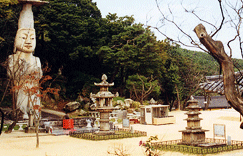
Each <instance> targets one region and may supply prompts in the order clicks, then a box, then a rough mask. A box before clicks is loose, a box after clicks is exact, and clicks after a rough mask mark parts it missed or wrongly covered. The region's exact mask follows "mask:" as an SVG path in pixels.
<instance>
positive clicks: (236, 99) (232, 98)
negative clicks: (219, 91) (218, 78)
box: [194, 24, 243, 115]
mask: <svg viewBox="0 0 243 156" xmlns="http://www.w3.org/2000/svg"><path fill="white" fill-rule="evenodd" d="M194 32H195V33H196V34H197V37H198V38H199V40H200V42H201V43H202V44H203V45H204V46H205V47H206V48H207V50H208V51H209V53H210V55H212V56H213V57H214V58H215V59H216V60H217V61H218V63H219V64H220V67H221V69H222V72H223V82H224V94H225V97H226V99H227V101H228V103H229V104H230V105H231V106H232V107H233V108H234V109H235V110H236V111H238V112H239V113H240V114H241V115H243V99H242V98H241V96H240V94H239V93H238V92H237V90H236V86H235V73H234V68H233V67H234V66H233V61H232V59H231V58H230V57H229V56H228V55H227V54H226V53H225V51H224V46H223V44H222V42H221V41H214V40H213V39H212V38H211V37H210V36H209V35H208V34H207V32H206V29H205V27H204V26H203V25H202V24H199V25H197V26H196V27H195V29H194Z"/></svg>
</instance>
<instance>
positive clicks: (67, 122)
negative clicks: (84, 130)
mask: <svg viewBox="0 0 243 156" xmlns="http://www.w3.org/2000/svg"><path fill="white" fill-rule="evenodd" d="M73 127H74V126H73V119H63V128H64V129H70V128H73Z"/></svg>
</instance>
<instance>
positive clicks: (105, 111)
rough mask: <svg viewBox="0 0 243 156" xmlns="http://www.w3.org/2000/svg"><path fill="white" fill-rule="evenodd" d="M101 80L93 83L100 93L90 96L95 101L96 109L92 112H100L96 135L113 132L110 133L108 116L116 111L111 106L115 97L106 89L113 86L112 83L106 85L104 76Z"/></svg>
mask: <svg viewBox="0 0 243 156" xmlns="http://www.w3.org/2000/svg"><path fill="white" fill-rule="evenodd" d="M101 80H102V82H101V83H94V85H96V86H99V87H100V91H99V92H98V93H97V94H95V95H91V96H92V97H93V98H95V99H96V107H95V108H94V110H96V111H98V112H100V131H99V132H98V134H101V135H102V134H113V133H114V131H110V124H109V115H110V113H111V112H112V111H113V110H114V109H116V108H114V107H113V105H112V100H113V98H114V97H115V95H114V94H112V93H111V92H109V90H108V88H109V87H110V86H114V82H113V83H108V82H107V81H106V80H107V76H106V75H105V74H103V75H102V77H101Z"/></svg>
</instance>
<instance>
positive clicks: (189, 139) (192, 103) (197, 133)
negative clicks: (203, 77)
mask: <svg viewBox="0 0 243 156" xmlns="http://www.w3.org/2000/svg"><path fill="white" fill-rule="evenodd" d="M186 108H187V109H188V110H189V111H188V112H187V113H185V114H187V115H188V118H187V119H185V120H186V121H187V127H186V130H181V131H179V132H182V143H181V144H184V145H193V146H197V145H199V144H203V143H205V132H206V131H208V130H203V129H202V127H200V121H201V120H202V118H199V116H198V115H199V114H201V113H200V112H199V109H200V107H199V105H198V101H197V100H195V99H194V98H193V97H191V100H189V101H188V106H187V107H186Z"/></svg>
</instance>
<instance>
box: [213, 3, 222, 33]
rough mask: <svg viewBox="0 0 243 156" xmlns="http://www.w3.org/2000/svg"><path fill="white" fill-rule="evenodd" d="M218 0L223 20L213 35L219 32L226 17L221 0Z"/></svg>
mask: <svg viewBox="0 0 243 156" xmlns="http://www.w3.org/2000/svg"><path fill="white" fill-rule="evenodd" d="M218 2H219V6H220V11H221V15H222V21H221V24H220V26H219V28H218V29H217V30H216V31H215V32H214V33H213V35H211V37H213V36H214V35H216V34H217V33H218V32H219V30H220V29H221V28H222V26H223V24H224V19H225V17H224V11H223V8H222V4H221V0H218Z"/></svg>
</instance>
